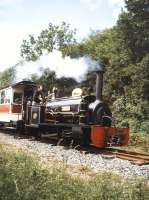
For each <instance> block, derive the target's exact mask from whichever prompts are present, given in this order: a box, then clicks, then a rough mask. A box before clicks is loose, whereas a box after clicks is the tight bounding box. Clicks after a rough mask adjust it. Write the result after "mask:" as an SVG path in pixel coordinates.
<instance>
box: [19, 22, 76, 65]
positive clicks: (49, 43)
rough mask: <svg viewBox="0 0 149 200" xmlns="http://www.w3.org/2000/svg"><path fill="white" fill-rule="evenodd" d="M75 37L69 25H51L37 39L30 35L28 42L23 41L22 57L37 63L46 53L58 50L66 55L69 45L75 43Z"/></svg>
mask: <svg viewBox="0 0 149 200" xmlns="http://www.w3.org/2000/svg"><path fill="white" fill-rule="evenodd" d="M74 35H75V30H70V26H69V24H66V23H65V22H63V23H62V24H61V25H60V26H56V25H53V24H52V23H50V24H49V26H48V28H47V29H45V30H42V31H41V33H40V34H39V36H38V37H37V38H36V37H35V36H33V35H29V38H28V39H27V40H23V43H22V45H21V56H22V57H23V58H24V59H26V60H28V61H29V60H32V61H35V60H37V59H38V57H39V56H41V55H42V54H43V52H44V51H46V52H52V51H53V50H54V49H58V50H60V51H61V52H63V53H64V52H65V51H66V50H67V46H68V45H70V44H72V43H75V39H74Z"/></svg>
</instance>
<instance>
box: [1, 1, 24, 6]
mask: <svg viewBox="0 0 149 200" xmlns="http://www.w3.org/2000/svg"><path fill="white" fill-rule="evenodd" d="M21 2H23V0H0V6H10V5H14V4H17V3H21Z"/></svg>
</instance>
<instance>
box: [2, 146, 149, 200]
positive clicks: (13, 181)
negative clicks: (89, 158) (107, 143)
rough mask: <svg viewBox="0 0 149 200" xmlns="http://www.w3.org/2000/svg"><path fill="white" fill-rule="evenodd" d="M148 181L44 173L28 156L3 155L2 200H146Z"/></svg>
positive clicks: (54, 171)
mask: <svg viewBox="0 0 149 200" xmlns="http://www.w3.org/2000/svg"><path fill="white" fill-rule="evenodd" d="M148 192H149V187H148V186H147V184H146V181H145V180H138V181H136V182H131V183H128V182H124V181H122V180H121V179H120V178H119V177H116V176H114V175H112V174H109V173H103V174H99V175H98V176H97V177H93V178H90V179H89V180H83V179H80V178H78V177H76V178H74V177H72V176H70V175H69V174H68V173H67V172H66V171H65V169H64V168H63V167H62V168H55V169H51V170H50V171H49V170H46V169H43V168H42V167H41V166H40V165H39V163H38V162H37V161H36V159H33V158H32V157H30V156H27V155H26V154H24V153H10V152H6V151H4V150H3V149H1V151H0V200H56V199H58V200H75V199H80V200H85V199H86V200H87V199H88V200H93V199H98V200H100V199H101V200H104V199H105V200H108V199H109V200H110V199H111V200H116V199H117V200H118V199H121V200H123V199H127V200H132V199H133V200H134V199H135V200H141V199H142V200H145V199H148V196H149V193H148Z"/></svg>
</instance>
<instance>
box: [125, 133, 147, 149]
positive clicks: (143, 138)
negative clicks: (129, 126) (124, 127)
mask: <svg viewBox="0 0 149 200" xmlns="http://www.w3.org/2000/svg"><path fill="white" fill-rule="evenodd" d="M128 148H132V150H134V149H135V150H138V151H143V152H146V153H149V134H147V133H130V142H129V146H128Z"/></svg>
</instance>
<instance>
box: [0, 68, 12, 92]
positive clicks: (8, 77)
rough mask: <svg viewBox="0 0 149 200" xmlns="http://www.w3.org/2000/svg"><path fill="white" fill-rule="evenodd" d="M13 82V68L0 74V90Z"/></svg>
mask: <svg viewBox="0 0 149 200" xmlns="http://www.w3.org/2000/svg"><path fill="white" fill-rule="evenodd" d="M14 80H15V67H11V68H8V69H6V70H4V71H3V72H0V88H2V87H6V86H8V85H10V84H11V83H12V82H13V81H14Z"/></svg>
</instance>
